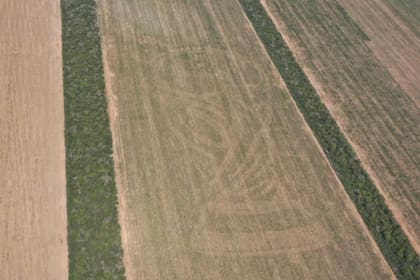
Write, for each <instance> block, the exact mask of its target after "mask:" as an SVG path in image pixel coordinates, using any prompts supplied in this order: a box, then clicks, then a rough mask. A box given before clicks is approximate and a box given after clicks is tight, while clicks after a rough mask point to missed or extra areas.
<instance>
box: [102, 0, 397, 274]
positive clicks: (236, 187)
mask: <svg viewBox="0 0 420 280" xmlns="http://www.w3.org/2000/svg"><path fill="white" fill-rule="evenodd" d="M99 10H100V19H101V30H102V40H103V51H104V66H105V77H106V83H107V85H106V88H107V96H108V101H109V112H110V118H111V126H112V132H113V139H114V153H115V155H114V158H115V162H116V176H117V178H116V179H117V183H118V189H119V201H120V205H119V207H120V222H121V226H122V239H123V246H124V254H125V256H124V258H125V265H126V272H127V276H128V278H129V279H204V280H205V279H249V280H251V279H305V278H306V279H329V278H336V279H337V278H338V279H347V278H355V279H357V278H359V279H361V278H370V279H389V278H393V274H392V272H391V270H390V268H389V267H388V265H387V264H386V262H385V260H384V258H383V257H382V255H381V253H380V252H379V249H378V248H377V246H376V245H375V244H374V242H373V240H372V238H371V237H370V236H369V233H368V231H367V229H366V226H365V225H364V224H363V221H362V220H361V218H360V217H359V215H358V213H357V212H356V210H355V208H354V206H353V204H352V202H351V201H350V199H349V198H348V196H347V194H346V193H345V191H344V188H343V187H342V185H341V184H340V183H339V181H338V179H337V178H336V176H335V175H334V173H333V171H332V169H331V167H330V166H329V164H328V162H327V160H326V158H325V156H324V155H323V154H322V152H321V149H320V147H319V146H318V145H317V143H316V141H315V138H314V137H313V135H312V134H311V131H310V130H309V128H308V126H307V125H306V123H305V122H304V120H303V118H302V116H301V114H300V113H299V111H298V109H297V107H296V105H295V104H294V102H293V100H292V98H291V96H290V94H289V93H288V92H287V89H286V87H285V85H284V83H283V82H282V79H281V77H280V75H279V74H278V73H277V71H276V70H275V68H274V66H273V65H272V63H271V61H270V59H269V57H268V56H267V54H266V52H265V51H264V48H263V46H262V45H261V43H260V42H259V40H258V37H257V35H256V34H255V32H254V31H253V29H252V26H251V24H250V23H249V22H248V21H247V18H246V16H245V14H244V13H243V11H242V10H241V7H240V5H239V3H237V2H236V1H209V0H203V1H195V0H190V1H179V0H165V1H160V0H147V1H146V0H143V1H126V0H104V1H100V2H99Z"/></svg>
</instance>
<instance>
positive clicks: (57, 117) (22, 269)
mask: <svg viewBox="0 0 420 280" xmlns="http://www.w3.org/2000/svg"><path fill="white" fill-rule="evenodd" d="M0 15H1V16H0V30H1V32H0V114H1V116H0V173H1V175H0V279H2V280H27V279H39V280H59V279H63V280H64V279H67V278H68V273H67V242H66V240H67V230H66V225H67V219H66V179H65V150H64V106H63V90H62V57H61V17H60V1H58V0H39V1H15V0H10V1H9V0H4V1H1V3H0Z"/></svg>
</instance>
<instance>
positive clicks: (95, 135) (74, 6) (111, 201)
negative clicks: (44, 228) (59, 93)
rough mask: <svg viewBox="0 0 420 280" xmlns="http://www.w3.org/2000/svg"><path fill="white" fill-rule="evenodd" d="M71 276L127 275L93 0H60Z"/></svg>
mask: <svg viewBox="0 0 420 280" xmlns="http://www.w3.org/2000/svg"><path fill="white" fill-rule="evenodd" d="M61 12H62V28H63V29H62V41H63V70H64V102H65V138H66V154H67V158H66V169H67V213H68V245H69V279H74V280H76V279H77V280H80V279H124V278H125V277H124V266H123V261H122V247H121V236H120V226H119V224H118V214H117V213H118V212H117V211H118V210H117V192H116V185H115V178H114V164H113V158H112V137H111V131H110V124H109V119H108V113H107V103H106V98H105V95H104V88H105V86H104V77H103V67H102V53H101V42H100V36H99V28H98V24H97V17H96V4H95V0H62V1H61Z"/></svg>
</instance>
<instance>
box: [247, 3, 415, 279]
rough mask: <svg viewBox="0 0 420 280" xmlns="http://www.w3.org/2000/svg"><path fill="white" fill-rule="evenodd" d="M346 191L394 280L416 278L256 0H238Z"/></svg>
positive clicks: (405, 249) (407, 247) (398, 235)
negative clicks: (393, 274)
mask: <svg viewBox="0 0 420 280" xmlns="http://www.w3.org/2000/svg"><path fill="white" fill-rule="evenodd" d="M239 2H240V4H241V6H242V8H243V10H244V11H245V13H246V15H247V16H248V18H249V20H250V21H251V23H252V25H253V26H254V28H255V30H256V32H257V34H258V36H259V38H260V39H261V41H262V42H263V44H264V46H265V49H266V51H267V52H268V54H269V56H270V57H271V59H272V61H273V63H274V64H275V66H276V68H277V70H278V71H279V73H280V74H281V76H282V77H283V79H284V81H285V82H286V85H287V87H288V89H289V91H290V93H291V95H292V96H293V98H294V99H295V101H296V103H297V105H298V107H299V109H300V111H301V112H302V114H303V115H304V117H305V120H306V122H307V123H308V124H309V126H310V127H311V129H312V131H313V132H314V134H315V136H316V137H317V139H318V141H319V143H320V144H321V146H322V148H323V150H324V152H325V154H326V155H327V157H328V159H329V161H330V162H331V164H332V166H333V168H334V169H335V171H336V173H337V175H338V177H339V178H340V180H341V182H342V183H343V185H344V187H345V189H346V191H347V193H348V194H349V196H350V197H351V199H352V200H353V202H354V203H355V205H356V207H357V210H358V211H359V213H360V215H361V216H362V218H363V220H364V222H365V223H366V225H367V226H368V228H369V230H370V232H371V234H372V235H373V237H374V239H375V240H376V242H377V244H378V246H379V248H380V250H381V251H382V253H383V255H384V256H385V258H386V260H387V261H388V263H389V265H390V267H391V268H392V270H393V271H394V273H395V274H396V276H397V277H398V278H399V279H420V259H419V256H418V255H417V254H416V252H415V250H414V249H413V247H412V246H411V244H410V242H409V240H408V238H407V237H406V235H405V234H404V232H403V231H402V230H401V227H400V226H399V224H398V223H397V222H396V220H395V219H394V217H393V215H392V213H391V211H390V210H389V209H388V207H387V205H386V204H385V201H384V198H383V197H382V195H381V194H380V193H379V191H378V189H377V188H376V186H375V185H374V183H373V182H372V180H371V179H370V177H369V176H368V174H367V173H366V171H365V170H364V169H363V168H362V165H361V163H360V161H359V160H358V159H357V157H356V154H355V153H354V151H353V149H352V147H351V146H350V144H349V142H348V141H347V139H346V138H345V137H344V135H343V134H342V132H341V131H340V129H339V127H338V125H337V123H336V122H335V120H334V118H333V117H332V116H331V115H330V113H329V111H328V109H327V108H326V106H325V105H324V103H323V102H322V100H321V99H320V97H319V96H318V94H317V92H316V90H315V89H314V87H313V86H312V85H311V83H310V82H309V80H308V78H307V77H306V75H305V73H304V72H303V70H302V68H301V67H300V65H299V64H298V63H297V61H296V59H295V58H294V56H293V53H292V52H291V50H290V49H289V48H288V46H287V44H286V43H285V41H284V40H283V38H282V36H281V34H280V33H279V32H278V30H277V29H276V26H275V25H274V23H273V22H272V21H271V18H270V17H269V15H268V14H267V12H266V11H265V10H264V7H263V6H262V5H261V3H260V1H259V0H239Z"/></svg>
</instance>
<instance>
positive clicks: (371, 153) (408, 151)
mask: <svg viewBox="0 0 420 280" xmlns="http://www.w3.org/2000/svg"><path fill="white" fill-rule="evenodd" d="M397 2H401V1H397V0H389V1H379V0H368V1H344V0H343V1H341V0H340V1H335V0H333V1H310V0H299V1H286V0H261V3H262V4H263V5H264V7H265V8H266V10H267V11H268V13H269V14H270V15H271V17H272V19H273V20H274V22H275V23H276V26H277V28H278V30H279V32H280V33H281V34H282V36H283V37H284V39H285V41H286V42H287V44H288V45H289V46H290V48H291V49H292V50H293V53H294V55H295V56H296V58H297V60H298V62H299V64H300V65H301V66H302V68H303V70H304V72H305V74H306V76H307V77H308V78H309V80H310V82H311V84H312V85H313V86H314V87H315V88H316V90H317V93H318V94H319V95H320V96H321V99H322V101H323V102H324V103H325V104H326V106H327V108H328V110H329V111H330V113H331V114H332V116H333V117H334V119H335V120H336V121H337V123H338V125H339V126H340V128H341V130H342V131H343V132H344V134H345V136H346V138H347V139H348V140H349V141H350V143H351V145H352V147H353V148H354V149H355V151H356V154H357V156H358V158H359V159H360V160H361V162H362V164H363V167H364V168H365V169H366V170H367V172H368V173H369V175H370V177H371V179H372V180H373V181H374V183H375V185H376V186H377V187H378V189H379V191H380V192H381V193H382V195H383V196H384V198H385V201H386V203H387V205H388V207H389V208H390V209H391V210H392V212H393V215H394V217H395V218H396V220H397V221H398V222H399V224H400V225H401V227H402V229H403V230H404V232H405V234H406V235H407V236H408V238H409V239H410V241H411V244H412V246H413V247H414V249H415V250H416V251H417V253H418V252H419V251H420V218H419V217H420V215H419V214H420V188H419V183H418V182H420V168H419V164H420V157H419V155H420V154H419V151H420V142H419V139H420V126H419V120H420V110H419V107H418V101H419V92H420V91H419V76H418V71H419V68H418V67H419V65H420V64H419V56H418V53H419V51H420V44H419V37H418V36H416V35H415V34H416V28H414V27H412V26H415V25H412V24H411V25H410V24H408V23H407V22H411V23H413V22H415V21H416V17H415V15H414V14H413V13H409V12H408V10H407V9H403V8H401V9H399V10H400V11H401V13H403V14H401V15H396V14H394V12H393V11H394V10H395V7H396V6H395V5H397V4H398V3H397ZM390 3H394V4H395V5H392V4H390ZM397 6H398V5H397ZM392 7H394V8H392ZM405 23H407V24H406V25H405ZM410 26H411V27H410ZM416 74H417V75H416Z"/></svg>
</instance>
